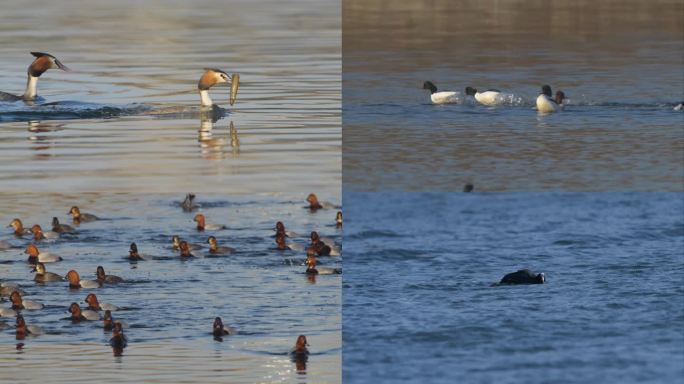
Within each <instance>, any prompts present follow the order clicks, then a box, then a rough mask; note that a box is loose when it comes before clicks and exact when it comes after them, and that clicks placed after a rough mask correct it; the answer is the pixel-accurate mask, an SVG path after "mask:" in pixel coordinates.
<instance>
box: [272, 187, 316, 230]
mask: <svg viewBox="0 0 684 384" xmlns="http://www.w3.org/2000/svg"><path fill="white" fill-rule="evenodd" d="M314 196H315V195H314ZM275 231H276V236H278V234H281V233H282V234H283V235H284V236H285V237H299V234H298V233H295V232H292V231H287V230H285V224H283V222H282V221H279V222H277V223H276V225H275Z"/></svg>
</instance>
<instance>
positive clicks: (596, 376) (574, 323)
mask: <svg viewBox="0 0 684 384" xmlns="http://www.w3.org/2000/svg"><path fill="white" fill-rule="evenodd" d="M344 203H345V208H346V213H347V222H346V224H345V226H346V227H345V233H344V236H345V246H346V247H345V257H346V261H345V265H344V266H345V275H344V286H343V291H344V292H343V297H344V307H343V308H344V309H343V317H344V333H343V343H344V353H343V360H344V367H343V377H344V382H348V383H367V382H378V383H379V382H387V383H396V382H416V383H422V382H431V383H435V382H443V383H453V382H468V383H492V382H496V383H519V382H520V381H521V377H524V378H525V379H524V381H525V382H529V383H559V382H563V383H573V382H575V383H586V382H596V381H598V382H611V383H614V382H621V383H628V382H664V383H672V382H678V381H680V380H681V377H682V376H683V375H684V333H683V329H684V302H682V300H681V298H682V294H684V291H683V289H682V281H683V280H684V267H683V266H684V256H683V255H684V253H683V252H682V250H683V249H684V196H683V195H682V194H681V193H497V194H479V193H473V194H462V193H458V194H447V193H400V192H396V193H389V192H378V193H348V192H345V195H344ZM520 268H530V269H532V270H536V271H541V272H545V274H546V278H547V284H544V285H531V286H510V287H503V286H502V287H491V286H490V285H491V284H492V283H495V282H498V281H499V279H501V277H502V276H503V275H504V274H506V273H508V272H513V271H516V270H518V269H520Z"/></svg>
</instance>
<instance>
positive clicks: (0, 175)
mask: <svg viewBox="0 0 684 384" xmlns="http://www.w3.org/2000/svg"><path fill="white" fill-rule="evenodd" d="M340 35H341V32H340V9H339V3H337V2H335V1H324V2H321V1H288V2H287V4H286V6H285V5H284V4H283V2H279V1H270V2H259V3H258V4H255V3H253V2H250V1H235V2H230V3H226V2H223V1H193V2H183V1H120V2H107V1H99V0H97V1H88V2H85V1H70V2H66V3H65V2H60V3H57V2H52V3H43V2H35V1H7V2H4V3H3V5H2V11H0V57H1V58H2V59H1V60H0V61H1V63H0V84H1V86H0V90H2V91H6V92H12V93H21V92H23V89H24V86H25V82H26V79H25V74H26V67H27V66H28V64H29V63H30V62H31V59H32V57H31V56H30V55H29V53H28V52H29V51H45V52H49V53H51V54H53V55H55V56H57V57H58V58H59V59H60V60H61V61H62V62H63V63H64V64H66V65H68V66H69V67H70V68H71V69H72V70H73V72H71V73H64V72H61V71H55V70H51V71H49V72H47V73H45V74H44V75H43V76H42V77H41V79H40V82H39V84H38V93H39V95H40V96H42V97H44V98H45V101H46V102H58V105H57V107H46V106H34V107H32V106H25V105H23V103H17V104H11V105H3V106H0V132H1V133H2V135H0V136H1V138H0V222H1V223H3V226H5V225H7V224H8V223H9V221H10V220H11V219H12V218H13V217H21V218H22V219H24V221H25V223H31V224H33V223H40V224H41V225H42V226H43V227H44V228H45V227H49V221H50V219H51V218H52V216H57V217H59V218H60V219H61V221H62V222H68V220H67V217H66V215H65V212H66V211H67V210H68V208H69V207H70V206H71V205H74V204H76V205H80V206H82V207H83V209H84V210H87V211H88V212H92V213H95V214H97V215H99V216H103V217H105V218H107V219H108V220H105V221H102V222H97V223H93V224H91V225H88V226H86V225H83V226H81V228H79V233H78V235H77V236H76V237H74V238H70V239H63V240H58V241H56V242H48V243H46V244H45V245H44V248H45V249H46V250H48V251H50V252H56V253H58V254H61V255H62V256H64V257H65V261H64V262H62V263H58V264H59V265H52V266H48V270H53V271H55V272H58V273H64V272H66V271H67V270H68V269H71V268H73V269H76V270H78V271H79V272H81V273H82V275H85V277H84V278H92V277H91V276H90V275H91V274H92V271H91V269H93V267H95V266H97V265H100V264H102V265H103V266H104V267H105V269H107V270H108V271H109V273H112V274H115V275H119V276H122V277H125V278H127V280H131V282H130V283H127V284H126V285H125V286H122V287H110V288H101V289H100V290H98V292H97V293H98V296H102V298H100V300H101V301H106V302H111V303H114V304H117V305H119V306H123V307H127V310H125V311H122V312H121V313H120V314H118V315H116V316H117V317H118V318H120V319H122V320H124V321H126V322H127V323H128V324H129V328H128V329H127V330H126V334H127V336H128V338H129V346H128V348H127V349H126V350H125V352H124V356H123V357H121V358H115V357H113V356H112V352H111V348H109V346H108V345H107V340H108V337H109V335H107V334H103V333H102V330H101V329H100V326H99V324H98V325H94V324H87V325H79V326H72V325H71V324H70V323H68V322H63V321H60V320H59V319H60V318H62V317H65V316H66V313H65V308H64V305H65V304H66V305H67V306H68V304H69V303H70V302H71V301H79V302H82V301H83V299H84V297H85V296H84V295H83V292H78V293H74V292H69V291H68V290H66V288H65V287H63V286H61V285H59V284H58V285H57V286H47V287H40V286H36V285H35V284H34V283H33V281H32V280H31V279H32V275H31V274H30V273H29V271H28V268H27V267H26V265H25V262H24V261H23V260H24V258H25V255H24V254H23V247H25V245H26V243H27V240H20V239H15V238H13V237H12V236H11V235H10V230H9V229H8V228H6V229H5V230H3V231H2V233H1V234H0V240H5V241H9V242H10V243H11V244H12V245H13V246H15V247H17V248H13V249H10V250H8V251H0V260H1V261H2V263H0V279H1V280H3V281H7V280H9V281H13V282H16V283H19V284H21V285H22V286H24V288H25V289H26V290H27V291H28V292H29V294H30V296H29V297H27V298H30V299H32V300H37V301H40V302H43V303H44V304H46V305H47V307H46V308H45V309H44V310H41V311H38V312H32V313H28V312H27V313H26V314H25V315H24V316H25V317H26V319H27V322H29V323H33V324H38V325H40V326H42V327H43V328H45V329H46V330H47V331H48V334H46V335H42V336H39V337H37V338H27V339H26V340H25V341H23V343H24V344H25V345H24V346H23V348H22V349H21V350H18V349H16V347H15V344H16V343H17V341H15V340H14V332H13V328H12V327H10V328H9V329H5V330H2V331H0V340H2V341H0V381H3V382H4V381H8V382H21V381H36V380H42V379H45V378H46V377H49V379H50V381H53V382H67V381H69V382H87V381H90V382H109V381H118V382H141V381H145V382H231V383H255V382H264V383H266V382H268V383H270V382H316V383H319V382H326V383H334V382H339V381H340V364H341V362H340V354H341V352H340V350H341V334H340V332H341V318H340V302H341V290H340V281H341V278H340V276H321V277H319V278H318V279H317V281H316V282H315V283H312V282H311V281H309V280H308V279H307V278H306V276H305V275H304V274H303V273H302V271H303V266H302V262H303V260H304V259H303V255H302V254H298V253H295V252H289V253H285V254H283V253H280V252H277V251H275V250H274V249H273V238H272V237H271V236H272V234H273V231H272V227H273V225H274V223H275V221H276V220H283V221H284V222H285V224H286V225H287V226H288V229H289V230H294V231H296V232H299V233H301V234H303V235H307V234H308V233H309V231H311V230H318V231H319V232H321V233H322V234H323V235H325V236H328V237H332V238H334V239H336V240H337V241H339V240H340V236H341V233H340V231H339V230H338V229H336V228H335V226H334V221H333V220H334V211H321V212H318V213H315V214H312V213H310V212H308V210H305V209H302V206H303V205H304V204H305V202H304V198H305V197H306V195H307V194H308V193H309V192H316V193H317V194H318V195H319V197H320V198H321V199H322V200H327V201H331V202H333V203H336V204H340V202H341V195H340V188H341V117H340V109H339V108H340V104H341V94H340V84H341V80H340V66H341V63H340V55H341V41H340ZM204 67H218V68H221V69H223V70H225V71H227V72H229V73H239V74H240V76H241V82H240V91H239V94H238V100H237V103H236V104H235V105H234V106H233V107H229V106H228V102H227V101H228V90H227V89H226V88H216V89H212V90H211V91H210V94H211V96H212V98H213V100H214V102H216V103H218V104H219V105H220V106H221V107H224V108H228V111H227V113H226V115H225V117H223V118H221V119H218V120H216V121H214V122H212V121H211V119H209V120H207V119H203V118H202V116H200V115H199V114H198V113H197V107H198V106H199V96H198V94H197V89H196V87H197V80H198V79H199V77H200V75H201V74H202V68H204ZM159 110H163V111H166V112H168V111H172V112H173V113H165V114H162V115H160V114H158V113H156V112H158V111H159ZM79 117H81V118H79ZM187 192H195V193H197V194H198V200H199V202H200V203H203V205H202V208H201V211H202V212H203V213H204V214H205V215H207V216H208V218H209V221H213V222H220V223H224V224H227V225H228V226H229V227H230V229H229V230H228V231H225V232H221V233H218V234H217V237H218V238H219V243H222V244H225V245H229V246H232V247H235V248H237V249H238V253H237V254H235V255H234V256H231V257H230V258H228V259H212V258H200V259H198V260H193V261H192V262H187V263H182V262H179V261H178V260H177V259H176V257H175V256H176V255H175V253H174V252H172V251H171V250H170V249H169V247H168V241H169V236H170V235H171V234H174V233H178V234H180V235H181V236H183V237H187V238H188V239H189V240H190V241H192V242H195V243H204V242H206V236H207V235H205V234H199V233H197V232H196V231H194V230H193V229H192V228H193V224H194V223H193V222H192V215H191V214H186V213H183V212H181V210H180V208H178V207H177V205H176V203H177V202H178V201H180V200H181V199H182V197H183V196H184V195H185V193H187ZM131 241H136V242H138V245H139V247H140V248H141V252H142V253H147V254H149V255H151V256H153V257H152V259H151V260H148V261H146V262H144V263H142V262H141V263H139V264H129V263H128V262H127V261H125V260H124V259H122V257H123V255H125V254H126V252H127V249H128V244H129V243H130V242H131ZM292 241H294V242H299V243H302V244H305V243H306V239H305V238H304V237H301V238H296V239H292ZM320 262H321V263H322V264H325V265H330V266H335V265H337V266H339V263H340V261H339V260H338V259H335V260H320ZM93 271H94V270H93ZM81 296H83V297H81ZM0 305H2V306H7V303H2V304H0ZM217 315H220V316H222V317H223V318H224V322H226V323H227V324H230V325H231V326H234V327H236V328H237V329H238V335H237V336H236V337H234V338H230V339H227V340H225V341H224V342H223V343H218V342H215V341H214V340H212V338H211V335H210V334H209V333H208V329H209V328H207V327H208V326H209V325H210V324H211V320H212V319H213V317H214V316H217ZM5 320H7V319H5ZM300 333H303V334H306V335H307V336H308V338H309V344H311V346H310V347H309V349H310V351H311V353H312V354H311V356H310V358H309V361H308V364H307V366H306V370H305V371H300V372H298V371H297V367H296V365H295V363H294V362H292V361H291V360H290V358H289V356H288V355H287V352H288V351H289V349H290V347H291V346H292V345H293V344H294V341H295V339H296V336H297V335H298V334H300Z"/></svg>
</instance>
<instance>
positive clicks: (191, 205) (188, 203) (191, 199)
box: [181, 193, 198, 212]
mask: <svg viewBox="0 0 684 384" xmlns="http://www.w3.org/2000/svg"><path fill="white" fill-rule="evenodd" d="M197 207H198V205H197V204H195V194H194V193H188V194H187V195H185V200H183V202H182V203H181V208H183V212H192V211H193V210H195V209H197Z"/></svg>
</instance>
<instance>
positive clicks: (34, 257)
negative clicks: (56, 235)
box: [24, 244, 62, 264]
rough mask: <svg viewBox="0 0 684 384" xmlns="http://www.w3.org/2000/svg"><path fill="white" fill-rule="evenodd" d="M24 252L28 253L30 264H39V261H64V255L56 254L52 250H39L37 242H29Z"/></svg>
mask: <svg viewBox="0 0 684 384" xmlns="http://www.w3.org/2000/svg"><path fill="white" fill-rule="evenodd" d="M24 253H26V254H28V255H29V257H28V262H29V263H30V264H37V263H39V262H40V263H56V262H58V261H62V257H61V256H58V255H55V254H53V253H50V252H41V251H40V250H38V247H36V245H35V244H29V245H27V246H26V250H25V251H24Z"/></svg>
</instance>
